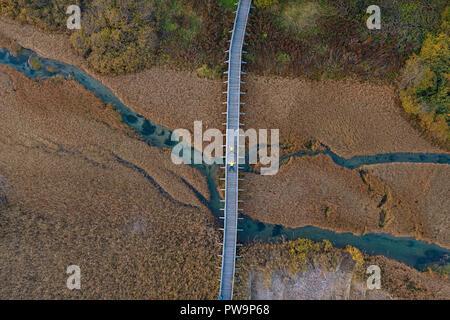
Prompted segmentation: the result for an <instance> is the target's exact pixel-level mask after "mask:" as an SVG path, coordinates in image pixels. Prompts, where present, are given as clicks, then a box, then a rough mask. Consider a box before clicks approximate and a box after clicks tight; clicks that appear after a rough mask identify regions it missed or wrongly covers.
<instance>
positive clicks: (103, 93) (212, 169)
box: [0, 48, 450, 269]
mask: <svg viewBox="0 0 450 320" xmlns="http://www.w3.org/2000/svg"><path fill="white" fill-rule="evenodd" d="M33 54H34V55H36V53H34V52H33V51H31V50H28V49H23V50H21V51H20V53H18V54H17V55H14V54H12V53H11V52H10V51H8V50H7V49H2V48H0V63H1V64H4V65H8V66H11V67H13V68H15V69H16V70H18V71H20V72H22V73H24V74H25V75H27V76H28V77H30V78H32V79H36V80H46V79H49V78H52V77H55V76H62V77H64V78H65V79H74V80H75V81H77V82H79V83H80V84H81V85H83V86H84V87H85V88H86V89H87V90H89V91H91V92H93V93H94V94H96V95H97V96H98V97H99V98H100V99H101V100H102V101H103V102H105V103H110V104H112V105H114V106H115V108H116V109H117V110H118V111H120V113H121V114H122V117H123V120H124V122H125V123H126V124H127V125H129V126H131V127H133V128H134V129H135V130H136V131H137V132H138V133H140V134H141V135H142V137H143V138H144V140H145V141H146V142H147V143H148V144H149V145H153V146H157V147H160V148H172V147H173V145H174V143H173V142H172V141H171V140H170V136H171V130H170V129H169V128H166V127H163V126H160V125H158V124H156V123H154V122H152V121H150V120H149V119H145V118H144V117H143V116H141V115H139V114H137V113H135V112H133V111H132V110H131V109H130V108H128V107H127V106H126V105H125V104H123V103H122V101H120V99H119V98H118V97H117V96H115V95H114V93H113V92H112V91H111V90H110V89H109V88H107V87H106V86H104V85H103V84H102V83H101V82H100V81H98V80H96V79H95V78H93V77H91V76H90V75H88V74H87V73H86V72H84V71H82V70H81V69H79V68H77V67H74V66H71V65H68V64H65V63H61V62H58V61H54V60H50V59H45V58H42V57H39V59H40V61H41V62H42V65H43V68H41V69H40V70H32V68H31V67H30V66H29V64H28V59H29V57H30V55H33ZM317 154H326V155H328V156H330V157H331V159H332V160H333V161H334V162H335V163H336V164H338V165H340V166H342V167H345V168H349V169H355V168H358V167H360V166H362V165H372V164H379V163H394V162H412V163H435V164H450V155H448V154H445V153H443V154H427V153H389V154H378V155H372V156H356V157H352V158H349V159H345V158H342V157H340V156H338V155H336V154H335V153H333V152H332V151H330V150H329V149H325V150H322V151H317V152H307V151H305V152H299V153H295V154H292V155H290V156H296V157H304V156H314V155H317ZM281 160H282V161H283V160H284V159H281ZM167 161H170V159H168V160H167ZM194 167H196V168H197V169H198V170H200V171H201V172H202V173H203V175H204V176H205V177H206V179H207V183H208V187H209V189H210V193H211V199H209V200H208V199H204V198H203V197H202V196H201V195H200V194H197V196H198V197H199V199H200V200H201V201H203V202H204V203H205V204H206V205H207V206H208V207H209V208H210V209H211V211H212V212H213V213H214V214H215V215H218V214H219V206H220V202H219V194H218V192H217V185H216V182H215V176H216V173H217V170H218V166H217V165H211V166H209V165H205V164H203V165H194ZM240 227H241V228H242V229H243V232H242V233H241V235H240V239H241V241H242V242H250V241H260V242H264V241H278V240H280V239H281V238H283V237H284V238H286V239H296V238H309V239H311V240H314V241H321V240H323V239H328V240H330V241H331V242H332V243H333V245H335V246H337V247H344V246H345V245H347V244H349V245H352V246H355V247H357V248H359V249H360V250H361V251H363V252H366V253H368V254H380V255H384V256H386V257H389V258H392V259H395V260H398V261H401V262H403V263H405V264H407V265H410V266H412V267H415V268H417V269H423V268H424V267H426V266H428V265H431V264H446V263H449V262H450V261H449V256H450V250H447V249H445V248H442V247H439V246H437V245H435V244H430V243H427V242H424V241H420V240H415V239H412V238H406V237H394V236H391V235H388V234H365V235H359V236H358V235H354V234H351V233H337V232H333V231H330V230H325V229H321V228H317V227H312V226H306V227H301V228H286V227H283V226H281V225H272V224H267V223H262V222H259V221H257V220H254V219H251V218H250V217H248V216H244V220H243V222H242V223H240Z"/></svg>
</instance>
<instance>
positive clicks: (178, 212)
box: [0, 66, 220, 299]
mask: <svg viewBox="0 0 450 320" xmlns="http://www.w3.org/2000/svg"><path fill="white" fill-rule="evenodd" d="M0 86H1V89H2V90H0V96H1V98H0V104H1V105H0V150H1V152H0V175H1V176H2V177H4V179H5V180H6V181H7V185H8V193H7V196H8V204H9V207H8V208H6V209H2V211H1V213H0V225H1V228H0V229H1V230H0V239H1V241H0V266H1V268H0V296H1V297H2V298H32V299H35V298H101V299H103V298H152V299H181V298H193V299H205V298H216V295H217V292H218V282H217V280H216V279H217V278H218V277H219V273H218V269H216V266H217V265H219V263H220V261H219V259H218V258H217V256H216V255H217V253H218V252H219V247H218V246H217V242H219V233H218V231H216V230H215V229H214V228H213V223H214V221H213V218H212V215H211V213H210V212H209V210H208V209H207V208H205V207H204V206H203V205H202V204H201V203H200V201H198V199H197V198H196V197H195V195H194V194H193V192H192V190H191V189H190V188H189V187H188V186H187V185H186V184H185V183H184V182H183V180H182V179H184V180H186V181H187V182H189V183H190V184H191V185H193V186H194V187H195V188H196V189H197V190H198V191H199V192H201V193H203V194H204V196H205V197H208V194H207V186H206V183H205V182H204V178H203V177H201V176H200V174H199V173H198V172H197V171H195V170H194V169H192V168H189V167H187V166H175V165H172V164H171V162H170V161H167V159H168V157H169V155H168V153H167V152H165V151H162V150H159V149H157V148H154V147H149V146H148V145H147V144H145V143H144V142H142V141H140V140H139V139H137V138H136V137H135V136H134V135H133V134H132V133H131V132H130V131H129V129H127V128H126V127H125V126H124V125H123V124H122V123H120V122H119V121H118V117H117V114H116V113H115V112H114V111H112V110H110V109H108V108H105V106H104V104H103V103H101V102H100V101H99V100H98V99H97V98H96V97H94V96H93V95H92V94H91V93H89V92H87V91H86V90H84V89H83V88H82V87H81V86H80V85H79V84H77V83H75V82H61V83H60V82H58V81H44V82H35V81H32V80H30V79H28V78H26V77H25V76H24V75H22V74H19V73H18V72H16V71H13V70H12V69H10V68H7V67H4V66H0ZM144 172H145V173H144ZM71 264H77V265H79V266H80V267H81V272H82V290H81V291H70V290H68V289H67V288H66V279H67V277H68V275H66V273H65V271H66V268H67V267H68V266H69V265H71Z"/></svg>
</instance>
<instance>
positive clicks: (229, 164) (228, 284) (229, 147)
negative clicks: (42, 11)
mask: <svg viewBox="0 0 450 320" xmlns="http://www.w3.org/2000/svg"><path fill="white" fill-rule="evenodd" d="M251 2H252V1H251V0H240V1H239V4H238V7H237V11H236V19H235V22H234V28H233V34H232V37H231V42H230V49H229V51H228V52H229V60H228V61H227V62H228V71H227V72H226V73H227V74H228V82H227V83H228V89H227V131H226V152H225V201H224V203H225V206H224V234H223V248H222V267H221V270H222V272H221V279H220V295H219V299H221V300H231V299H232V298H233V285H234V272H235V262H236V240H237V231H238V202H239V200H238V193H239V160H240V158H239V151H240V149H239V128H240V126H241V123H240V122H239V121H240V120H239V116H240V106H241V75H242V70H241V66H242V53H243V51H242V47H243V44H244V37H245V29H246V27H247V20H248V15H249V12H250V8H251Z"/></svg>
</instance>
